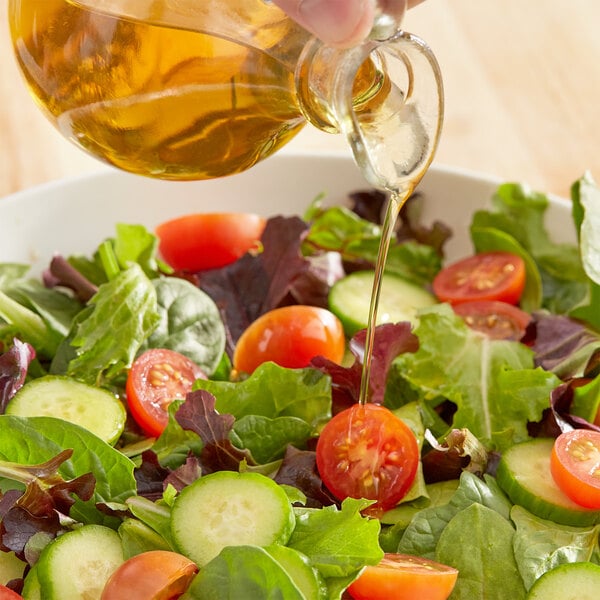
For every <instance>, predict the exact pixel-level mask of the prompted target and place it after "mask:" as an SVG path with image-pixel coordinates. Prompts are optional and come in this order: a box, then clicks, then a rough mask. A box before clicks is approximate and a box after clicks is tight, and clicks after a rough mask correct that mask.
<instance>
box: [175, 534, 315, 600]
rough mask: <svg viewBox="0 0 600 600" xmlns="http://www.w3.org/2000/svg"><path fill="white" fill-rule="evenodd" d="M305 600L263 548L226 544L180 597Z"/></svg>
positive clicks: (215, 599) (279, 565)
mask: <svg viewBox="0 0 600 600" xmlns="http://www.w3.org/2000/svg"><path fill="white" fill-rule="evenodd" d="M194 598H197V599H198V600H200V599H202V600H221V599H222V598H243V599H244V600H280V599H281V598H285V599H286V600H305V596H304V594H302V593H301V592H300V590H299V589H298V587H297V586H296V585H295V583H294V582H293V580H292V578H291V577H290V575H289V574H288V573H287V572H286V570H285V569H284V568H283V566H282V565H281V564H280V563H279V562H277V561H276V560H275V559H274V558H273V557H272V556H271V555H270V554H269V553H268V552H267V551H266V550H265V549H264V548H260V547H258V546H228V547H226V548H224V549H223V550H222V551H221V553H220V554H219V555H218V556H217V557H215V558H214V559H213V560H211V561H210V562H209V563H208V564H207V565H205V566H204V567H202V569H201V570H200V572H199V573H198V575H196V577H194V579H193V580H192V584H191V585H190V587H189V589H188V590H187V592H185V594H183V596H182V597H181V600H193V599H194Z"/></svg>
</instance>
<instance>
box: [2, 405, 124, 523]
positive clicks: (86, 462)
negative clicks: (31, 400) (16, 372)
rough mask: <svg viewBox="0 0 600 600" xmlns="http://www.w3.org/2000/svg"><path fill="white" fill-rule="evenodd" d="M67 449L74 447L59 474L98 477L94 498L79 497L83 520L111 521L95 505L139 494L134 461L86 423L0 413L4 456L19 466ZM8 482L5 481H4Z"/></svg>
mask: <svg viewBox="0 0 600 600" xmlns="http://www.w3.org/2000/svg"><path fill="white" fill-rule="evenodd" d="M66 448H70V449H72V450H73V456H72V457H71V459H69V460H67V461H65V462H64V463H63V464H62V465H61V467H60V469H59V472H60V473H61V475H62V476H63V477H65V478H68V479H74V478H75V477H79V476H80V475H84V474H86V473H92V474H93V475H94V477H95V478H96V488H95V492H94V496H93V497H92V499H91V500H88V501H87V502H83V501H81V500H79V499H77V500H76V502H75V504H74V505H73V507H72V508H71V516H72V517H73V518H74V519H76V520H79V521H81V522H82V523H104V524H112V523H113V521H114V519H111V518H110V517H106V516H105V515H104V514H103V513H101V512H100V511H99V510H98V509H97V508H96V503H98V502H102V503H109V502H124V501H125V500H126V499H127V498H128V497H130V496H132V495H134V494H135V493H136V483H135V478H134V476H133V469H134V464H133V462H132V461H131V460H129V459H128V458H127V457H126V456H125V455H123V454H122V453H121V452H119V451H118V450H115V449H114V448H113V447H112V446H109V445H108V444H106V443H105V442H104V441H102V440H101V439H100V438H98V437H96V436H95V435H94V434H92V433H90V432H89V431H87V429H84V428H83V427H79V426H78V425H73V424H72V423H69V422H67V421H63V420H61V419H55V418H53V417H29V418H21V417H13V416H9V415H1V416H0V457H1V458H2V460H6V461H10V462H15V463H20V464H30V465H31V464H38V463H43V462H46V461H48V460H50V459H51V458H53V457H54V456H56V455H58V454H60V452H61V451H62V450H64V449H66ZM4 483H5V484H6V482H4Z"/></svg>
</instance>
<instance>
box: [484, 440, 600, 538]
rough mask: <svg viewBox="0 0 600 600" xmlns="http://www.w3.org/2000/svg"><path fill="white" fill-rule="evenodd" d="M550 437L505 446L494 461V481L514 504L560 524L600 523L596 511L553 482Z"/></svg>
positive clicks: (599, 513) (586, 524) (580, 525)
mask: <svg viewBox="0 0 600 600" xmlns="http://www.w3.org/2000/svg"><path fill="white" fill-rule="evenodd" d="M553 444H554V440H553V439H550V438H538V439H535V440H532V441H527V442H522V443H520V444H516V445H515V446H512V447H511V448H510V449H509V450H507V451H506V452H505V453H504V454H503V456H502V458H501V459H500V462H499V464H498V469H497V471H496V479H497V481H498V485H499V486H500V487H501V488H502V489H503V490H504V492H505V493H506V495H507V496H508V497H509V498H510V499H511V500H512V502H513V503H514V504H519V505H521V506H522V507H523V508H525V509H527V510H528V511H529V512H530V513H532V514H534V515H536V516H538V517H540V518H541V519H547V520H549V521H554V522H555V523H559V524H561V525H571V526H574V527H587V526H590V525H595V524H597V523H600V511H598V510H590V509H587V508H584V507H582V506H579V505H578V504H576V503H575V502H573V501H572V500H571V499H570V498H569V497H568V496H567V495H566V494H564V492H562V491H561V490H560V488H559V487H558V486H557V485H556V483H554V479H553V478H552V474H551V472H550V454H551V452H552V446H553Z"/></svg>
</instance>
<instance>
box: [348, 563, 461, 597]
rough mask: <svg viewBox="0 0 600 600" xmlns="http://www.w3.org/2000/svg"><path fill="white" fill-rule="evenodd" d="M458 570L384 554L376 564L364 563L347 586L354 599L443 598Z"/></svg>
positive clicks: (453, 581)
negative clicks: (357, 575)
mask: <svg viewBox="0 0 600 600" xmlns="http://www.w3.org/2000/svg"><path fill="white" fill-rule="evenodd" d="M457 577H458V571H457V570H456V569H454V568H452V567H448V566H446V565H443V564H441V563H438V562H435V561H433V560H429V559H427V558H419V557H417V556H409V555H407V554H386V555H385V556H384V558H383V560H382V561H381V562H380V563H379V564H378V565H376V566H367V567H366V568H365V569H364V571H363V572H362V573H361V574H360V576H359V578H358V579H356V580H355V581H354V582H353V583H352V584H351V585H350V587H349V588H348V592H349V594H350V595H351V596H352V598H354V600H391V599H392V598H393V599H394V600H446V598H448V596H449V595H450V593H451V592H452V590H453V589H454V585H455V584H456V579H457Z"/></svg>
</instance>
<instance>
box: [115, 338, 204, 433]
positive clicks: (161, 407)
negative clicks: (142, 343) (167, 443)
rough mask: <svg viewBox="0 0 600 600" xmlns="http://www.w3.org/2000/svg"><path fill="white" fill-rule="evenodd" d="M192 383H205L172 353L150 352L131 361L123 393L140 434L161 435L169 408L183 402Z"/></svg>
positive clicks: (184, 360)
mask: <svg viewBox="0 0 600 600" xmlns="http://www.w3.org/2000/svg"><path fill="white" fill-rule="evenodd" d="M196 379H206V375H205V374H204V372H203V371H202V369H200V367H199V366H198V365H196V364H195V363H194V362H193V361H191V360H190V359H189V358H187V356H184V355H183V354H179V352H175V351H173V350H167V349H165V348H152V349H151V350H146V352H144V353H143V354H141V355H140V356H138V357H137V358H136V359H135V361H134V363H133V365H132V366H131V369H130V370H129V373H128V375H127V382H126V385H125V393H126V396H127V406H128V407H129V411H130V412H131V415H132V417H133V418H134V419H135V422H136V423H137V424H138V425H139V426H140V427H141V428H142V430H143V431H144V433H146V434H147V435H149V436H152V437H158V436H159V435H160V434H161V433H162V432H163V430H164V428H165V427H166V426H167V423H168V422H169V414H168V408H169V404H171V402H172V401H173V400H176V399H183V398H185V396H186V394H187V393H188V392H190V391H191V390H192V384H193V383H194V381H195V380H196Z"/></svg>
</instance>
